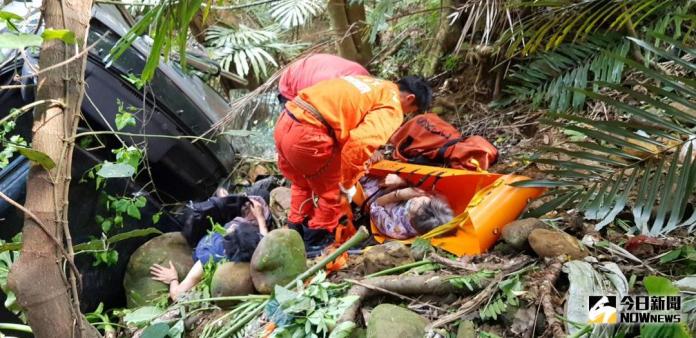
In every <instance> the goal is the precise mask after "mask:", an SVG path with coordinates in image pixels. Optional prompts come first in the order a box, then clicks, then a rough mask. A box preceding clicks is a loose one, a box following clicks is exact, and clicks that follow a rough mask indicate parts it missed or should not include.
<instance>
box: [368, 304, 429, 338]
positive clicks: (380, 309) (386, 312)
mask: <svg viewBox="0 0 696 338" xmlns="http://www.w3.org/2000/svg"><path fill="white" fill-rule="evenodd" d="M426 325H428V320H427V319H425V318H423V317H421V316H420V315H418V314H417V313H415V312H412V311H410V310H408V309H405V308H402V307H400V306H396V305H392V304H380V305H378V306H377V307H376V308H374V310H372V313H371V314H370V319H369V320H368V321H367V338H388V337H398V338H423V336H424V335H425V327H426Z"/></svg>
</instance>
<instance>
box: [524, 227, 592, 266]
mask: <svg viewBox="0 0 696 338" xmlns="http://www.w3.org/2000/svg"><path fill="white" fill-rule="evenodd" d="M529 245H530V246H531V247H532V250H534V252H536V254H537V255H539V257H548V258H553V257H558V256H562V255H567V256H569V257H570V258H572V259H582V258H584V257H586V256H587V255H588V252H587V249H585V247H584V246H582V245H581V244H580V242H579V241H578V240H577V238H575V237H573V236H571V235H568V234H567V233H565V232H561V231H556V230H546V229H535V230H533V231H532V233H531V234H530V235H529Z"/></svg>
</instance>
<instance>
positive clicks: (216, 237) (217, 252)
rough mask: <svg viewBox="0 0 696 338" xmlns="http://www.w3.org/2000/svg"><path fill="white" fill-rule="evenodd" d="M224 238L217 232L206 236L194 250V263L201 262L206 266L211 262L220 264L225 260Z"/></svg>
mask: <svg viewBox="0 0 696 338" xmlns="http://www.w3.org/2000/svg"><path fill="white" fill-rule="evenodd" d="M222 242H223V237H222V235H220V234H219V233H217V232H214V233H211V234H207V235H205V236H204V237H203V238H202V239H201V240H200V241H199V242H198V244H197V245H196V248H195V249H194V250H193V261H194V262H195V261H201V263H203V264H206V263H208V261H209V260H211V259H212V260H213V261H214V262H219V261H220V260H222V259H223V258H225V249H224V247H223V245H222Z"/></svg>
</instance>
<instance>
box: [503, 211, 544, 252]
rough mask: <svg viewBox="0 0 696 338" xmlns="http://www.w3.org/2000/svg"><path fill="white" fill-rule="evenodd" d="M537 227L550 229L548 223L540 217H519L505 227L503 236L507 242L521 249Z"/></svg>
mask: <svg viewBox="0 0 696 338" xmlns="http://www.w3.org/2000/svg"><path fill="white" fill-rule="evenodd" d="M535 229H548V225H546V223H544V222H542V221H540V220H539V219H538V218H525V219H519V220H516V221H513V222H511V223H508V224H507V225H506V226H505V227H503V233H502V235H501V237H502V238H503V240H504V241H505V243H508V244H510V245H511V246H513V247H514V248H516V249H520V250H521V249H524V248H525V247H526V246H527V238H529V234H531V233H532V231H533V230H535Z"/></svg>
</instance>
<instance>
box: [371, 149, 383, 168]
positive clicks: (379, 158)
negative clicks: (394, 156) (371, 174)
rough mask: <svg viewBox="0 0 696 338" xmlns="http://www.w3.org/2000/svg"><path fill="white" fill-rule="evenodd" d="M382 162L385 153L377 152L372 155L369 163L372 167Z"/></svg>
mask: <svg viewBox="0 0 696 338" xmlns="http://www.w3.org/2000/svg"><path fill="white" fill-rule="evenodd" d="M382 160H384V153H383V152H382V151H381V150H377V151H375V152H374V153H373V154H372V156H371V157H370V160H369V161H368V163H369V164H370V165H372V164H375V163H377V162H379V161H382Z"/></svg>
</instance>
